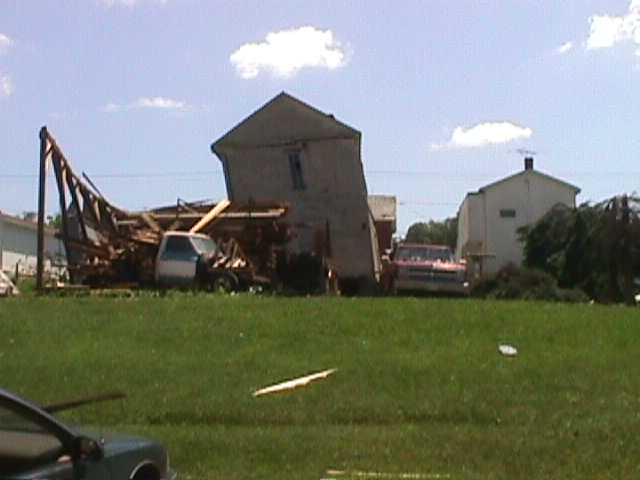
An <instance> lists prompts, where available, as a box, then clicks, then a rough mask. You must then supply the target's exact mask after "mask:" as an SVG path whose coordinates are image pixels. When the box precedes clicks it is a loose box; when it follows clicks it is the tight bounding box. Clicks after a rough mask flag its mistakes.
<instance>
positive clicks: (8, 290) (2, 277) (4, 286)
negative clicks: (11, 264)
mask: <svg viewBox="0 0 640 480" xmlns="http://www.w3.org/2000/svg"><path fill="white" fill-rule="evenodd" d="M12 295H20V290H18V288H17V287H16V286H15V285H14V284H13V282H12V281H11V279H10V278H9V277H8V276H7V274H6V273H4V272H3V271H2V270H0V297H10V296H12Z"/></svg>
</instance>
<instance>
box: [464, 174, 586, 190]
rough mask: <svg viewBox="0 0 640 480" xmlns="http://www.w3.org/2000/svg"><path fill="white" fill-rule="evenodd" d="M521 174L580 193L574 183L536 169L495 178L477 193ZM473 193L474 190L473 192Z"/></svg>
mask: <svg viewBox="0 0 640 480" xmlns="http://www.w3.org/2000/svg"><path fill="white" fill-rule="evenodd" d="M522 176H529V177H534V178H538V179H542V180H544V181H548V182H554V183H556V184H559V185H561V186H563V187H565V188H567V189H569V190H573V191H574V192H575V194H576V195H577V194H578V193H580V188H578V187H576V186H575V185H572V184H570V183H567V182H565V181H563V180H560V179H558V178H555V177H552V176H551V175H547V174H546V173H542V172H539V171H537V170H524V171H521V172H518V173H515V174H513V175H509V176H508V177H505V178H502V179H500V180H497V181H495V182H493V183H490V184H488V185H485V186H484V187H481V188H480V189H478V192H477V193H485V192H486V191H487V190H491V189H494V188H496V187H498V186H500V185H503V184H504V183H506V182H510V181H512V180H514V179H516V178H519V177H522ZM474 193H475V192H474Z"/></svg>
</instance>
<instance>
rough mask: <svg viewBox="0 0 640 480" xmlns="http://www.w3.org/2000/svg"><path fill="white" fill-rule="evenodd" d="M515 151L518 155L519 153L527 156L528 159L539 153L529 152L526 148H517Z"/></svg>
mask: <svg viewBox="0 0 640 480" xmlns="http://www.w3.org/2000/svg"><path fill="white" fill-rule="evenodd" d="M515 151H516V153H519V154H520V155H525V156H527V157H530V156H532V155H537V154H538V152H535V151H533V150H527V149H526V148H516V150H515Z"/></svg>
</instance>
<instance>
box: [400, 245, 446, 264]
mask: <svg viewBox="0 0 640 480" xmlns="http://www.w3.org/2000/svg"><path fill="white" fill-rule="evenodd" d="M452 258H453V256H452V254H451V251H450V250H449V249H446V248H424V247H402V248H399V249H398V252H397V254H396V259H397V260H402V261H412V262H427V261H431V262H432V261H441V262H450V261H452Z"/></svg>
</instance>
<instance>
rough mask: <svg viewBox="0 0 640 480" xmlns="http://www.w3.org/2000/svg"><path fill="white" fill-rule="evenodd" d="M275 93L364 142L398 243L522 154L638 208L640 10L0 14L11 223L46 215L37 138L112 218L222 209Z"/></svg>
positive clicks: (29, 6)
mask: <svg viewBox="0 0 640 480" xmlns="http://www.w3.org/2000/svg"><path fill="white" fill-rule="evenodd" d="M283 90H284V91H287V92H289V93H290V94H292V95H294V96H297V97H299V98H300V99H302V100H304V101H305V102H308V103H310V104H312V105H314V106H315V107H317V108H319V109H320V110H323V111H325V112H327V113H333V114H334V115H335V116H336V117H337V118H338V119H340V120H341V121H344V122H345V123H347V124H349V125H351V126H353V127H355V128H357V129H358V130H360V131H361V132H362V133H363V145H362V148H363V151H362V155H363V161H364V165H365V173H366V177H367V183H368V188H369V192H370V193H381V194H393V195H396V196H397V197H398V200H399V202H400V205H399V211H398V214H399V228H400V233H402V231H404V230H405V229H406V228H407V227H408V226H409V225H410V224H411V223H413V222H414V221H419V220H428V219H430V218H434V219H441V218H444V217H446V216H452V215H455V213H456V211H457V208H458V205H459V204H460V202H461V201H462V199H463V198H464V195H465V194H466V192H467V191H470V190H476V189H477V188H479V187H481V186H482V185H484V184H486V183H489V182H491V181H493V180H495V179H497V178H500V177H502V176H505V175H508V174H511V173H514V172H515V171H517V170H519V169H521V168H522V163H523V162H522V155H521V154H520V153H518V152H517V151H516V150H517V149H521V148H524V149H528V150H533V151H536V152H537V154H536V160H535V161H536V167H537V168H539V169H540V170H542V171H544V172H546V173H549V174H551V175H554V176H558V177H560V178H562V179H564V180H566V181H569V182H571V183H573V184H575V185H578V186H579V187H580V188H582V194H581V195H580V197H579V200H580V201H586V200H601V199H604V198H606V197H607V196H611V195H613V194H616V193H622V192H632V191H639V190H640V164H639V163H638V160H639V158H640V135H639V134H638V132H639V131H640V115H639V114H638V112H640V0H633V1H630V0H608V1H595V0H593V1H591V0H583V1H571V0H567V1H562V2H558V1H556V0H536V1H533V0H531V1H527V0H518V1H516V0H513V1H506V0H500V1H498V0H495V1H471V0H465V1H455V0H446V1H445V0H443V1H437V0H432V1H426V0H425V1H401V2H386V1H384V2H383V1H380V2H378V1H373V0H367V1H365V0H360V1H358V0H351V1H314V2H309V1H305V0H300V1H293V0H282V1H269V0H262V1H243V0H233V1H231V0H230V1H214V0H0V167H1V168H0V185H2V188H0V210H2V211H4V212H9V213H14V214H19V213H21V212H23V211H28V210H35V208H36V203H37V202H36V196H37V192H36V184H37V181H36V180H37V179H36V175H37V162H38V147H39V146H38V137H37V134H38V130H39V128H40V127H41V126H42V125H45V124H46V125H47V126H48V127H49V130H50V131H51V132H52V133H53V135H54V136H55V137H56V138H57V139H58V143H59V144H60V145H61V146H62V148H63V149H64V151H65V153H66V154H67V157H68V158H69V159H70V160H71V161H72V163H73V165H74V167H75V170H76V171H77V172H82V171H84V172H86V173H87V174H88V175H89V176H90V177H92V179H93V180H94V182H95V183H96V184H97V185H98V186H99V188H100V189H101V191H102V192H103V193H104V194H105V195H106V196H107V197H108V198H109V199H111V201H112V202H113V203H115V204H116V205H119V206H122V207H124V208H130V209H138V208H144V207H151V206H156V205H161V204H170V203H173V202H175V201H176V198H177V197H180V198H183V199H187V200H195V199H202V198H211V199H219V198H224V197H225V195H226V192H225V188H224V181H223V177H222V175H221V169H220V165H219V162H218V160H217V159H216V158H215V157H214V156H213V155H212V154H211V152H210V150H209V145H210V143H211V142H212V141H213V140H215V139H217V138H218V137H220V136H221V135H222V134H224V133H225V132H226V131H227V130H229V129H230V128H232V127H233V126H234V125H235V124H237V123H238V122H239V121H240V120H242V119H243V118H245V117H246V116H247V115H248V114H250V113H251V112H252V111H254V110H255V109H256V108H258V107H259V106H261V105H262V104H264V103H265V102H266V101H268V100H269V99H270V98H272V97H273V96H275V95H276V94H278V93H279V92H281V91H283ZM49 192H51V193H50V195H49V198H48V203H47V205H48V209H49V210H50V211H51V212H54V211H55V210H56V197H55V195H54V193H53V192H54V182H53V179H52V178H50V179H49Z"/></svg>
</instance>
